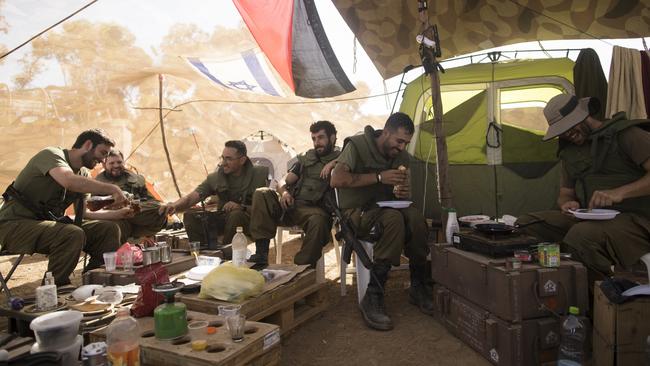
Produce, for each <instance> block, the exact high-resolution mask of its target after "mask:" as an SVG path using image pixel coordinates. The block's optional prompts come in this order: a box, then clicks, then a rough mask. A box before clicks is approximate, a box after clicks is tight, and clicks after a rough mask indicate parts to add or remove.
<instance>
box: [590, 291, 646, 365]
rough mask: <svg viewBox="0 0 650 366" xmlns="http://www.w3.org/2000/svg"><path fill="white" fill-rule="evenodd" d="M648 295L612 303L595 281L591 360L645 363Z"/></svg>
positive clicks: (603, 362) (613, 362) (612, 363)
mask: <svg viewBox="0 0 650 366" xmlns="http://www.w3.org/2000/svg"><path fill="white" fill-rule="evenodd" d="M648 319H650V297H648V296H646V297H640V298H637V299H635V300H633V301H629V302H626V303H623V304H618V305H617V304H612V303H611V302H609V300H608V299H607V297H606V296H605V294H603V292H602V290H601V289H600V282H596V284H595V285H594V327H593V329H594V330H593V342H594V352H593V355H594V357H593V358H594V364H595V365H596V366H613V365H616V366H628V365H630V366H632V365H635V366H637V365H644V364H645V361H646V357H647V356H646V337H648V336H649V335H650V320H648Z"/></svg>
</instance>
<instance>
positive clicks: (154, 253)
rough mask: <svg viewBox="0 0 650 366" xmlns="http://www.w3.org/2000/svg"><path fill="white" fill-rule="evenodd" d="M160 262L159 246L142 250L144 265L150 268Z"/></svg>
mask: <svg viewBox="0 0 650 366" xmlns="http://www.w3.org/2000/svg"><path fill="white" fill-rule="evenodd" d="M158 262H160V248H159V247H157V246H153V247H148V248H144V249H142V265H144V266H148V265H150V264H154V263H158Z"/></svg>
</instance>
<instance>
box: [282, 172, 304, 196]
mask: <svg viewBox="0 0 650 366" xmlns="http://www.w3.org/2000/svg"><path fill="white" fill-rule="evenodd" d="M298 178H299V177H298V175H297V174H295V173H292V172H288V173H287V174H286V175H285V176H284V177H283V178H282V180H281V181H280V185H279V186H278V193H280V196H282V194H284V192H286V191H287V187H288V186H291V185H294V184H296V182H298Z"/></svg>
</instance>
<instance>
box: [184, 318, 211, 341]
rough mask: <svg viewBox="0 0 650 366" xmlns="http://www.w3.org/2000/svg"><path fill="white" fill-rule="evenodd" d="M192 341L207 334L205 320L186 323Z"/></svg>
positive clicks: (203, 337) (200, 338)
mask: <svg viewBox="0 0 650 366" xmlns="http://www.w3.org/2000/svg"><path fill="white" fill-rule="evenodd" d="M187 330H188V332H189V333H190V337H191V338H192V341H198V340H202V339H205V337H206V336H207V335H208V322H207V321H205V320H195V321H193V322H190V323H189V324H188V325H187Z"/></svg>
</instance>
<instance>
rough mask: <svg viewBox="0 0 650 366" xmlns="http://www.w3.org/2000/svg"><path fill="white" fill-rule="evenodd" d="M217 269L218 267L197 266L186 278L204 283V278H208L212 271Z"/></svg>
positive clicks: (188, 272)
mask: <svg viewBox="0 0 650 366" xmlns="http://www.w3.org/2000/svg"><path fill="white" fill-rule="evenodd" d="M215 268H217V266H196V267H194V268H192V269H190V270H189V271H187V273H186V274H185V277H187V278H189V279H190V280H194V281H203V277H205V276H207V275H208V273H210V271H212V270H213V269H215Z"/></svg>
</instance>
